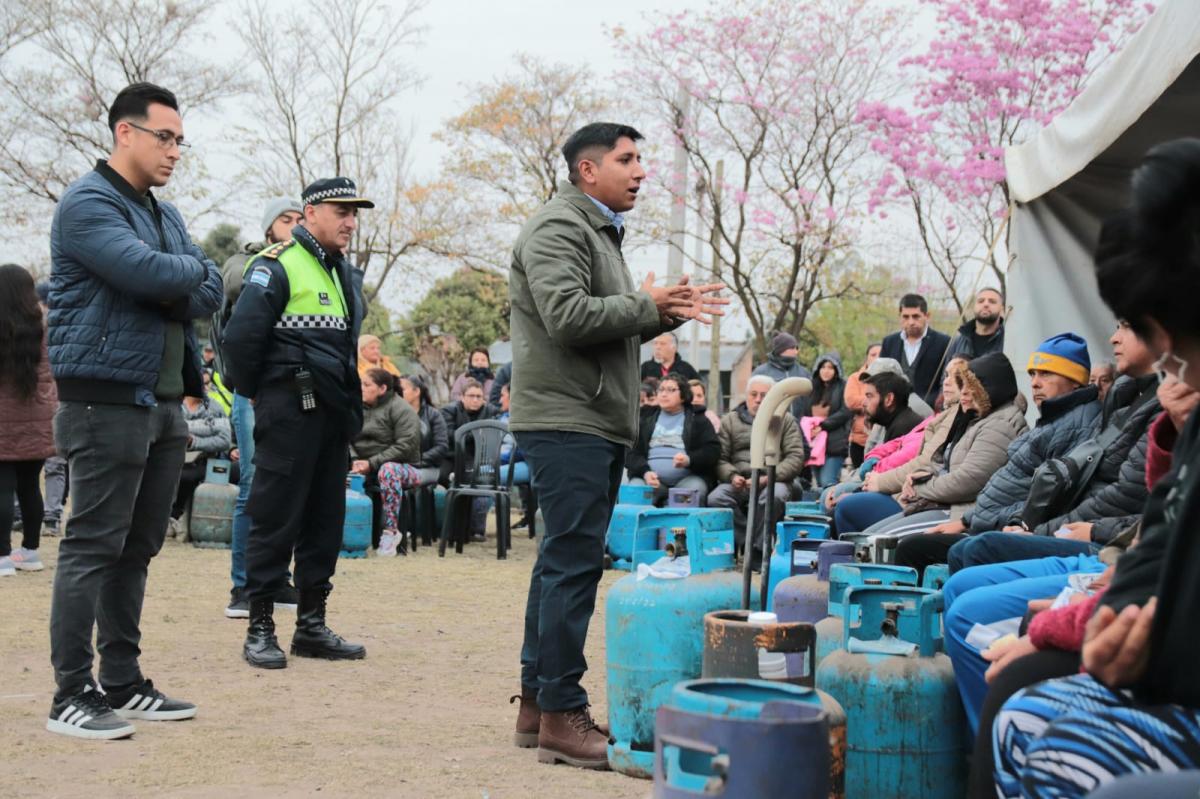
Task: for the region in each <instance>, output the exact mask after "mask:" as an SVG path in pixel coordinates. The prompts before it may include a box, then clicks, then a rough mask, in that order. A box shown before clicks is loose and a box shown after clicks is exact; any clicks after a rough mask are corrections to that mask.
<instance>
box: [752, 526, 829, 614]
mask: <svg viewBox="0 0 1200 799" xmlns="http://www.w3.org/2000/svg"><path fill="white" fill-rule="evenodd" d="M827 538H829V522H828V521H826V520H824V519H823V518H821V517H809V518H800V519H787V520H784V521H781V522H776V523H775V548H774V549H773V550H771V571H770V574H768V575H767V610H771V609H772V608H773V607H774V599H775V586H777V585H779V583H781V582H782V581H784V580H786V579H787V578H788V577H791V576H792V542H794V541H798V540H805V539H809V540H824V539H827Z"/></svg>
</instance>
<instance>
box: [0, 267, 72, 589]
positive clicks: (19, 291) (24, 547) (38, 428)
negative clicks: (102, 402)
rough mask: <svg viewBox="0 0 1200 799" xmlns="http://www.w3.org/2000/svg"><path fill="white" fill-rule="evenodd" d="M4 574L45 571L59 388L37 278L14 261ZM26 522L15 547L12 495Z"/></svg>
mask: <svg viewBox="0 0 1200 799" xmlns="http://www.w3.org/2000/svg"><path fill="white" fill-rule="evenodd" d="M0 308H3V309H4V312H3V313H0V577H3V576H9V575H13V574H16V572H17V570H21V571H41V569H42V568H43V567H42V560H41V558H40V557H39V556H38V551H37V550H38V544H39V543H40V541H39V538H40V535H41V530H42V514H43V505H42V492H41V489H40V488H39V486H38V477H39V476H40V475H41V473H42V464H44V463H45V461H46V458H49V457H50V456H52V455H53V454H54V431H53V421H54V411H55V409H56V408H57V407H58V391H57V389H56V388H55V384H54V378H53V377H52V376H51V374H50V359H49V358H48V357H47V355H46V320H45V317H44V315H43V314H42V308H41V306H40V305H39V304H38V296H37V291H36V290H35V289H34V283H33V276H32V275H30V274H29V272H27V271H26V270H25V269H24V267H21V266H17V265H16V264H5V265H3V266H0ZM14 495H16V498H17V502H18V503H19V504H20V506H21V519H22V521H23V523H24V532H23V535H22V540H21V546H20V547H19V548H17V549H16V550H13V549H12V541H11V536H12V526H13V496H14Z"/></svg>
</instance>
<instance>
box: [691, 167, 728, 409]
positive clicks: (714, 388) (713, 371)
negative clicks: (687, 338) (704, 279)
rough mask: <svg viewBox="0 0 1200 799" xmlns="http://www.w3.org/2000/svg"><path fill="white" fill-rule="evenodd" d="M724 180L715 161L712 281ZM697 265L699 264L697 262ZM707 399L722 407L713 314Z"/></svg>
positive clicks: (716, 274)
mask: <svg viewBox="0 0 1200 799" xmlns="http://www.w3.org/2000/svg"><path fill="white" fill-rule="evenodd" d="M724 182H725V161H724V160H720V161H717V180H716V183H715V184H714V185H713V186H712V187H711V191H712V230H711V231H710V233H709V246H711V247H712V282H713V283H719V282H720V280H721V259H720V252H721V251H720V247H721V239H720V234H719V231H720V226H721V184H722V183H724ZM697 267H699V264H697ZM707 396H708V401H709V403H710V405H711V403H713V401H714V398H715V401H716V408H718V409H724V407H725V406H724V403H723V402H722V400H723V399H724V397H723V396H722V394H721V317H719V316H714V317H713V321H712V344H710V345H709V351H708V395H707Z"/></svg>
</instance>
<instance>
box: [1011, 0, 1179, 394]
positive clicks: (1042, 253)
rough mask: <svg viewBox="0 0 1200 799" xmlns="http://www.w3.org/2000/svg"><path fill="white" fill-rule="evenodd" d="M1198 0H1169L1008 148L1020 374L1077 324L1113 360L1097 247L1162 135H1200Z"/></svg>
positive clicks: (1095, 357) (1014, 344) (1014, 333)
mask: <svg viewBox="0 0 1200 799" xmlns="http://www.w3.org/2000/svg"><path fill="white" fill-rule="evenodd" d="M1198 12H1200V3H1198V2H1197V0H1161V2H1160V4H1159V7H1158V9H1157V10H1156V11H1155V12H1154V13H1153V14H1152V15H1151V17H1150V18H1149V19H1148V20H1147V21H1146V24H1145V25H1144V26H1143V27H1142V28H1141V30H1139V31H1138V32H1137V33H1136V34H1135V35H1134V36H1133V37H1132V38H1131V39H1130V40H1129V42H1128V43H1127V44H1126V46H1125V47H1124V49H1122V50H1121V52H1119V53H1117V54H1115V55H1114V56H1113V57H1112V59H1110V61H1109V63H1108V64H1106V65H1105V66H1104V68H1103V69H1102V70H1101V71H1100V72H1099V73H1098V74H1097V75H1096V76H1095V77H1094V78H1093V80H1092V81H1091V82H1090V83H1089V84H1088V85H1087V86H1086V87H1085V88H1084V90H1083V91H1082V92H1081V93H1080V94H1079V96H1078V97H1076V98H1075V100H1074V102H1073V103H1072V104H1071V105H1070V106H1069V107H1068V108H1066V109H1065V110H1064V111H1063V112H1062V113H1061V114H1059V115H1058V116H1057V117H1056V118H1055V119H1054V121H1053V122H1051V123H1050V124H1049V125H1048V126H1046V127H1045V128H1042V129H1041V130H1040V131H1038V133H1037V134H1036V135H1035V136H1034V137H1033V138H1031V139H1030V140H1028V141H1027V142H1025V143H1023V144H1021V145H1019V146H1015V147H1009V148H1007V149H1006V150H1005V153H1004V162H1005V168H1006V171H1007V174H1008V187H1009V193H1010V196H1011V198H1012V200H1013V209H1012V218H1011V221H1010V224H1009V231H1008V250H1009V253H1010V255H1011V257H1012V260H1011V265H1010V267H1009V271H1008V304H1009V306H1011V307H1012V309H1013V310H1012V312H1011V314H1010V316H1009V319H1008V321H1007V324H1006V325H1005V327H1006V332H1005V342H1004V349H1005V352H1006V354H1007V355H1008V356H1009V358H1010V359H1011V360H1012V362H1013V365H1014V366H1015V367H1016V368H1017V371H1018V373H1019V374H1020V375H1022V376H1023V374H1024V370H1023V367H1024V365H1025V362H1026V360H1027V359H1028V357H1029V353H1030V352H1032V351H1033V348H1034V347H1036V346H1037V345H1038V344H1039V343H1040V342H1041V341H1042V340H1044V339H1045V338H1047V337H1049V336H1052V335H1054V334H1055V333H1063V332H1068V331H1070V332H1074V333H1078V334H1079V335H1081V336H1083V337H1084V338H1086V339H1087V341H1088V345H1089V350H1090V352H1091V356H1092V361H1093V363H1095V362H1098V361H1101V360H1107V359H1110V358H1111V356H1112V352H1111V348H1110V347H1109V345H1108V343H1107V342H1108V338H1109V336H1110V335H1111V334H1112V330H1113V326H1114V320H1113V317H1112V314H1111V313H1110V312H1109V311H1108V309H1107V308H1106V307H1105V305H1104V303H1103V302H1102V301H1101V300H1100V295H1099V292H1098V291H1097V288H1096V279H1095V276H1094V273H1093V267H1092V253H1093V251H1094V249H1095V246H1096V241H1097V239H1098V238H1099V234H1100V225H1101V223H1102V222H1103V221H1104V219H1105V218H1106V217H1107V216H1109V215H1110V214H1112V213H1114V212H1115V211H1117V210H1119V209H1121V208H1123V207H1124V206H1125V205H1126V204H1127V202H1128V196H1129V176H1130V174H1131V172H1132V171H1133V169H1134V168H1135V167H1136V166H1137V164H1138V162H1139V161H1140V160H1141V158H1142V156H1143V155H1144V154H1145V153H1146V151H1147V150H1149V149H1150V148H1151V147H1153V146H1154V145H1155V144H1158V143H1160V142H1164V141H1169V140H1171V139H1176V138H1179V137H1182V136H1196V137H1200V58H1198V56H1200V13H1198Z"/></svg>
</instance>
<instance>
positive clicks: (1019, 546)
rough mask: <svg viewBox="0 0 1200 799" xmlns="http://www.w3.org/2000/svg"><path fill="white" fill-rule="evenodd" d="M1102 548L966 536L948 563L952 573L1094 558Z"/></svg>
mask: <svg viewBox="0 0 1200 799" xmlns="http://www.w3.org/2000/svg"><path fill="white" fill-rule="evenodd" d="M1099 551H1100V548H1099V547H1097V546H1095V545H1094V544H1092V543H1091V542H1089V541H1072V540H1071V539H1069V538H1051V537H1049V536H1044V535H1030V534H1029V533H1002V532H990V533H980V534H979V535H972V536H967V537H966V538H964V539H963V540H962V541H959V542H958V543H957V544H955V545H954V546H953V547H951V549H950V554H949V555H948V556H947V557H948V560H947V563H949V564H950V573H951V574H953V573H954V572H957V571H959V570H960V569H966V568H969V567H971V566H982V565H984V564H988V563H1004V562H1006V561H1011V560H1029V559H1031V558H1050V557H1062V556H1071V555H1094V554H1096V553H1097V552H1099Z"/></svg>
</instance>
